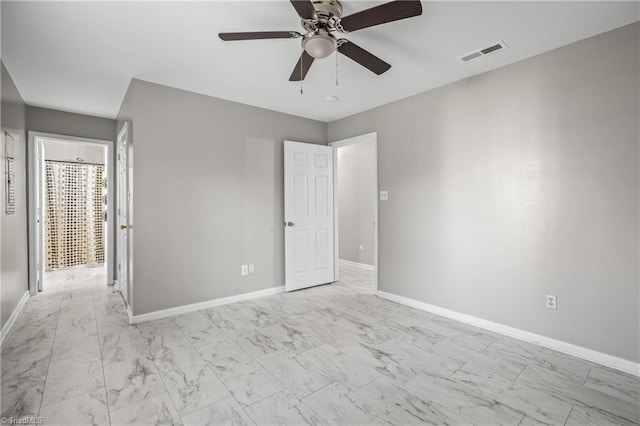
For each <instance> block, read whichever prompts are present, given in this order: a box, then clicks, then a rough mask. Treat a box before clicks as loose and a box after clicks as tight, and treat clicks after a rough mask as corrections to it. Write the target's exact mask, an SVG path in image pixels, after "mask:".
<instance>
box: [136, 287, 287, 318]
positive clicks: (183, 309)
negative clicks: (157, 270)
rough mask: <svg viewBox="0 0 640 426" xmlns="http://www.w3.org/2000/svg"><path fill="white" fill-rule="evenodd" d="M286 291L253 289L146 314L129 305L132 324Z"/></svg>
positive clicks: (273, 288) (282, 289)
mask: <svg viewBox="0 0 640 426" xmlns="http://www.w3.org/2000/svg"><path fill="white" fill-rule="evenodd" d="M282 292H284V286H280V287H271V288H267V289H264V290H259V291H253V292H251V293H244V294H238V295H236V296H229V297H223V298H221V299H213V300H208V301H206V302H200V303H193V304H191V305H183V306H177V307H175V308H169V309H163V310H161V311H155V312H149V313H146V314H140V315H133V313H132V312H131V309H130V308H129V307H127V313H128V315H129V323H130V324H140V323H141V322H146V321H153V320H157V319H161V318H167V317H173V316H176V315H181V314H186V313H189V312H194V311H199V310H201V309H207V308H212V307H214V306H222V305H228V304H230V303H235V302H241V301H243V300H249V299H256V298H258V297H264V296H271V295H272V294H278V293H282Z"/></svg>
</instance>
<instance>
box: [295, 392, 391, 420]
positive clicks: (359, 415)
mask: <svg viewBox="0 0 640 426" xmlns="http://www.w3.org/2000/svg"><path fill="white" fill-rule="evenodd" d="M302 402H304V403H305V404H306V405H307V406H308V407H309V408H311V409H312V410H314V411H315V412H316V413H321V415H322V417H323V418H324V419H326V420H327V422H329V424H332V425H392V424H393V423H394V421H393V419H391V418H390V417H389V416H387V415H386V414H384V412H381V411H378V410H377V409H376V408H374V407H373V406H372V405H370V404H368V403H367V402H366V401H365V400H364V399H363V398H362V397H360V396H359V395H357V394H355V393H352V392H349V390H348V389H347V388H346V387H344V386H343V385H341V384H340V383H338V382H333V383H331V384H330V385H328V386H326V387H324V388H322V389H320V390H318V391H316V392H314V393H312V394H311V395H308V396H306V397H304V398H303V399H302Z"/></svg>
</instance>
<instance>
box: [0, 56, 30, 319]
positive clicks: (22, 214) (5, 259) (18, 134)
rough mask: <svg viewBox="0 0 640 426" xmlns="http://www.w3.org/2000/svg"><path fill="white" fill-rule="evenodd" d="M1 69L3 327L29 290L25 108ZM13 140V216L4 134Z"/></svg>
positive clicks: (0, 290)
mask: <svg viewBox="0 0 640 426" xmlns="http://www.w3.org/2000/svg"><path fill="white" fill-rule="evenodd" d="M1 67H2V105H1V107H0V108H1V112H0V116H1V117H2V119H1V121H2V123H1V126H2V133H1V135H0V140H1V142H0V144H1V148H0V157H1V158H2V161H0V163H1V165H0V170H1V172H0V176H1V177H2V179H3V181H2V184H1V185H0V187H1V188H2V189H0V200H1V201H0V205H1V206H2V207H1V209H0V217H1V218H2V219H1V221H0V235H1V238H0V240H2V241H1V242H2V248H1V251H0V257H1V260H0V269H1V276H0V282H1V283H2V285H0V299H1V304H0V310H1V311H2V312H1V315H0V316H1V320H2V325H3V326H4V324H5V322H6V321H7V319H8V318H9V316H10V315H11V313H12V312H13V310H14V309H15V308H16V306H17V305H18V302H19V301H20V298H21V297H22V296H23V295H24V293H25V292H26V291H27V288H28V279H27V273H28V270H27V260H28V255H27V179H26V178H27V172H26V143H25V136H26V132H25V104H24V102H23V100H22V97H21V96H20V93H19V92H18V89H17V88H16V86H15V84H14V83H13V79H12V78H11V75H9V73H8V71H7V69H6V68H5V67H4V64H2V65H1ZM5 131H6V132H8V133H10V134H11V136H13V137H14V139H15V141H14V158H15V193H16V212H15V214H13V215H6V214H5V207H6V201H5V182H4V179H5V159H6V158H5V138H4V132H5Z"/></svg>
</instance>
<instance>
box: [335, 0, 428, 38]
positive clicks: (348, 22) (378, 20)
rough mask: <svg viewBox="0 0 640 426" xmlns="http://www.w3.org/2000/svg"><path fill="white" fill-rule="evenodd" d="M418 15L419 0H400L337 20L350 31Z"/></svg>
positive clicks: (420, 7)
mask: <svg viewBox="0 0 640 426" xmlns="http://www.w3.org/2000/svg"><path fill="white" fill-rule="evenodd" d="M419 15H422V4H420V2H419V1H404V0H400V1H392V2H389V3H385V4H381V5H380V6H376V7H372V8H371V9H366V10H363V11H361V12H356V13H354V14H352V15H349V16H345V17H344V18H342V19H341V20H340V21H339V22H340V25H342V28H343V29H344V30H345V31H347V32H350V31H356V30H361V29H362V28H368V27H373V26H374V25H380V24H386V23H387V22H393V21H398V20H400V19H406V18H411V17H413V16H419Z"/></svg>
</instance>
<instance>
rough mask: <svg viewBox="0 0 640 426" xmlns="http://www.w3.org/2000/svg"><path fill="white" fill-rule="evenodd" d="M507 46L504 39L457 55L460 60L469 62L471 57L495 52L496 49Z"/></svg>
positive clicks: (474, 57)
mask: <svg viewBox="0 0 640 426" xmlns="http://www.w3.org/2000/svg"><path fill="white" fill-rule="evenodd" d="M507 47H508V46H507V44H506V43H505V42H504V41H502V40H501V41H497V42H495V43H492V44H490V45H489V46H487V47H483V48H482V49H476V50H474V51H473V52H469V53H467V54H466V55H462V56H458V59H460V60H461V61H462V62H469V61H470V60H472V59H476V58H479V57H481V56H485V55H488V54H490V53H493V52H497V51H498V50H502V49H506V48H507Z"/></svg>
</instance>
